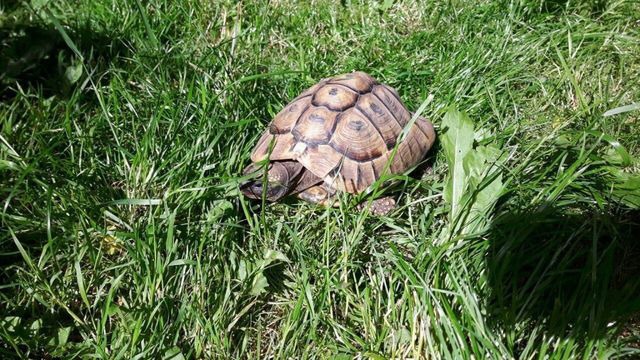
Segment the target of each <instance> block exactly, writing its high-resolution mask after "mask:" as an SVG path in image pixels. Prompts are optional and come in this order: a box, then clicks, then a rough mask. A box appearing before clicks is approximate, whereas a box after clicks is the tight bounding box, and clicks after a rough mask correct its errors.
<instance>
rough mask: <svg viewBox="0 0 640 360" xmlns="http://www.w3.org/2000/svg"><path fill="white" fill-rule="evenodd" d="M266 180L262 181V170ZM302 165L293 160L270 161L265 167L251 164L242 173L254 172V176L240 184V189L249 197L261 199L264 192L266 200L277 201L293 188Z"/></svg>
mask: <svg viewBox="0 0 640 360" xmlns="http://www.w3.org/2000/svg"><path fill="white" fill-rule="evenodd" d="M265 170H266V171H267V179H266V180H267V181H266V183H265V182H264V178H263V175H264V171H265ZM301 170H302V165H300V163H298V162H295V161H284V162H283V161H272V162H270V163H269V164H268V165H267V166H266V167H262V166H259V165H257V164H255V163H254V164H251V165H249V166H247V167H246V168H245V169H244V175H251V174H254V176H255V177H254V178H253V179H250V180H248V181H247V182H245V183H243V184H241V185H240V191H242V193H243V194H244V195H245V196H246V197H248V198H250V199H262V194H263V193H264V195H265V198H266V199H267V201H270V202H273V201H278V200H280V199H282V198H283V197H285V196H286V195H287V194H289V193H290V192H291V190H292V189H293V188H295V185H296V181H297V178H298V175H299V174H300V172H301Z"/></svg>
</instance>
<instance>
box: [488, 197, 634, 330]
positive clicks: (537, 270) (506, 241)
mask: <svg viewBox="0 0 640 360" xmlns="http://www.w3.org/2000/svg"><path fill="white" fill-rule="evenodd" d="M638 234H640V211H632V212H622V213H619V214H616V215H615V216H614V215H609V214H602V213H593V212H586V211H585V212H576V213H567V212H566V211H561V210H560V209H557V208H553V207H548V208H545V209H542V210H532V211H525V212H521V213H515V214H509V215H507V216H503V217H502V218H499V219H497V221H496V222H495V223H494V226H493V228H492V231H491V233H490V241H491V250H490V252H489V255H488V257H487V270H488V281H489V285H490V289H491V290H490V291H491V297H490V300H489V304H488V305H489V306H488V309H492V311H493V314H491V318H492V319H493V320H495V321H496V322H498V323H499V324H500V326H502V327H506V328H510V327H512V326H514V325H515V324H516V323H519V322H521V321H525V322H528V323H529V324H532V325H541V324H542V325H543V326H544V328H545V329H547V330H548V331H550V332H551V333H553V334H557V335H560V334H568V333H573V334H576V335H578V334H580V335H586V336H590V337H601V336H603V335H604V334H605V332H606V331H607V329H608V328H609V327H610V326H611V325H612V323H613V322H617V321H621V320H625V319H627V318H628V317H630V316H631V315H632V314H633V313H635V312H637V311H639V310H640V277H638V272H639V270H640V242H638Z"/></svg>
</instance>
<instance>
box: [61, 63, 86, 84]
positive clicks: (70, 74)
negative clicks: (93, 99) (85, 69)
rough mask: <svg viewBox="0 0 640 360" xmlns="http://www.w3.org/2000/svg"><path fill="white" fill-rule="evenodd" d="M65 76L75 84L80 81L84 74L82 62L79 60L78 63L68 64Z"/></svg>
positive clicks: (70, 82)
mask: <svg viewBox="0 0 640 360" xmlns="http://www.w3.org/2000/svg"><path fill="white" fill-rule="evenodd" d="M64 76H65V77H66V78H67V81H69V84H75V83H76V82H78V80H80V77H81V76H82V63H81V62H77V63H76V64H73V65H70V66H67V69H66V70H65V72H64Z"/></svg>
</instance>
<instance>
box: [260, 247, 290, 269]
mask: <svg viewBox="0 0 640 360" xmlns="http://www.w3.org/2000/svg"><path fill="white" fill-rule="evenodd" d="M264 259H265V260H266V261H267V263H266V265H268V264H270V263H271V262H273V261H275V260H280V261H282V262H287V263H288V262H289V258H288V257H287V256H286V255H285V254H283V253H281V252H280V251H277V250H273V249H269V250H267V251H266V252H265V253H264Z"/></svg>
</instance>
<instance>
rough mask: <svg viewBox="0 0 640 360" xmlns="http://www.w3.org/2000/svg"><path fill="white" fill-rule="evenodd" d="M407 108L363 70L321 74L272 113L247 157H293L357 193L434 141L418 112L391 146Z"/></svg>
mask: <svg viewBox="0 0 640 360" xmlns="http://www.w3.org/2000/svg"><path fill="white" fill-rule="evenodd" d="M411 117H412V115H411V113H410V112H409V111H408V110H407V108H406V107H405V105H404V104H403V103H402V101H401V100H400V97H399V96H398V93H397V92H396V91H395V90H394V89H393V88H391V87H389V86H387V85H384V84H380V83H378V82H377V81H376V80H375V79H374V78H373V77H371V76H369V75H368V74H366V73H364V72H353V73H350V74H343V75H338V76H336V77H333V78H330V79H324V80H322V81H320V82H319V83H317V84H315V85H314V86H312V87H310V88H309V89H307V90H305V91H304V92H303V93H302V94H300V95H299V96H298V97H297V98H295V99H294V100H293V101H292V102H291V103H289V104H288V105H287V106H285V107H284V108H283V109H282V110H281V111H280V112H279V113H278V114H277V115H276V117H275V118H274V119H273V121H272V122H271V124H270V125H269V127H268V129H267V130H266V131H265V133H264V134H263V135H262V137H261V138H260V140H259V141H258V144H257V145H256V147H255V148H254V150H253V153H252V154H251V160H252V161H253V162H258V161H261V160H264V159H265V158H267V157H268V158H269V159H270V160H296V161H299V162H300V163H301V164H302V165H303V166H304V167H305V168H307V169H308V170H309V171H311V172H312V173H314V174H315V175H316V176H318V177H320V178H322V179H324V181H325V183H327V184H329V185H330V186H332V187H333V188H335V189H337V190H341V191H346V192H349V193H359V192H362V191H363V190H365V189H366V188H367V187H368V186H369V185H371V184H372V183H373V182H374V181H375V180H376V179H378V178H379V176H380V175H381V174H382V173H383V171H385V167H386V166H387V164H388V163H389V161H390V159H392V160H391V163H390V164H389V168H388V169H387V170H386V171H387V173H392V174H398V173H401V172H403V171H405V170H407V169H408V168H410V167H411V166H414V165H416V164H417V163H418V162H420V160H422V159H423V158H424V156H425V154H426V153H427V151H428V150H429V149H430V148H431V146H432V145H433V142H434V141H435V138H436V135H435V131H434V129H433V125H432V124H431V123H430V122H429V121H428V120H426V119H425V118H423V117H418V118H417V119H416V121H415V123H414V124H413V126H412V127H411V128H410V129H408V132H407V134H406V137H405V138H404V140H402V141H401V142H400V143H399V144H398V147H397V151H396V153H395V155H392V154H393V149H394V147H395V146H396V142H397V141H398V139H399V136H400V134H401V133H402V131H403V129H404V127H405V126H407V124H408V123H409V121H410V120H411Z"/></svg>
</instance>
